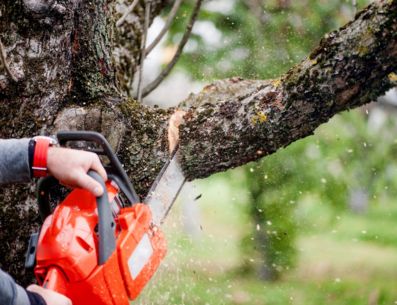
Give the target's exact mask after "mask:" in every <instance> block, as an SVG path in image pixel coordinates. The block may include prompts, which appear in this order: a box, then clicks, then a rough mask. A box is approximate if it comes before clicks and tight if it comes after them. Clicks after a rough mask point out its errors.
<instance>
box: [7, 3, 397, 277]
mask: <svg viewBox="0 0 397 305" xmlns="http://www.w3.org/2000/svg"><path fill="white" fill-rule="evenodd" d="M115 2H116V4H117V5H119V7H117V6H115V5H114V4H115V3H114V2H113V1H110V0H98V1H96V2H95V5H94V2H93V1H92V2H90V1H82V0H60V1H57V2H56V1H53V0H16V1H15V0H5V1H2V2H1V3H0V12H1V14H0V38H1V40H2V42H3V44H4V45H5V49H6V55H7V62H8V64H9V67H10V70H11V71H12V72H13V73H14V75H15V76H16V77H17V79H18V81H17V82H14V81H12V80H11V79H10V77H9V76H8V75H7V73H6V72H5V70H4V69H0V113H1V115H0V137H3V138H10V137H23V136H31V135H34V134H38V133H54V132H55V131H56V130H59V129H91V130H97V131H100V132H102V133H104V135H105V136H106V137H107V138H108V139H109V140H110V142H111V144H112V145H113V147H114V148H115V150H116V151H117V152H118V154H119V156H120V158H121V160H122V162H123V163H124V165H125V168H126V169H127V171H128V172H129V174H130V177H131V179H132V180H133V183H134V184H135V186H136V188H137V191H138V193H139V194H140V195H144V194H145V192H146V191H147V190H148V187H149V186H150V184H151V182H152V181H153V180H154V177H155V176H156V174H157V172H158V171H159V169H160V168H161V166H162V165H163V164H164V162H165V160H166V159H167V157H168V143H167V137H166V130H167V125H168V119H169V117H170V115H171V113H172V109H170V110H161V109H157V108H149V107H145V106H143V105H140V104H137V103H136V102H135V101H133V100H130V99H128V98H126V97H124V96H123V95H122V93H120V92H126V91H128V84H129V83H130V80H131V77H132V75H133V72H134V71H135V70H136V63H138V62H139V54H140V53H139V50H140V47H139V43H138V42H139V41H140V37H141V34H142V33H141V32H142V26H141V25H142V24H143V23H142V19H143V9H142V3H143V2H142V3H140V4H139V6H138V7H137V8H136V10H135V11H134V14H133V15H131V17H129V18H128V19H127V20H126V23H125V24H123V27H122V28H118V29H115V28H114V20H115V19H117V18H119V17H120V15H121V13H120V5H121V4H120V3H118V2H117V1H115ZM165 2H166V1H160V0H159V1H153V2H152V6H151V7H152V11H151V13H152V17H153V16H155V15H156V14H158V13H159V11H160V10H161V9H162V8H163V6H164V4H165ZM396 33H397V0H389V1H387V0H384V1H379V2H377V3H376V4H372V5H371V6H370V7H368V8H367V9H365V10H364V11H363V12H362V13H360V14H359V15H358V16H357V18H356V20H355V21H354V22H352V23H350V24H348V25H347V26H346V27H344V28H343V29H341V30H340V31H338V32H335V33H332V34H329V35H328V37H326V38H324V39H323V41H322V42H321V43H320V46H319V48H318V49H317V50H316V51H314V52H313V53H312V54H311V55H310V57H309V58H308V59H306V60H305V61H303V62H302V63H301V64H300V65H298V66H296V67H295V68H293V69H292V70H291V71H290V72H289V73H287V74H286V75H284V76H283V77H281V78H280V79H277V80H272V81H250V80H242V79H239V78H233V79H229V80H224V81H219V82H216V83H214V84H212V85H209V86H207V87H206V88H205V89H204V91H203V92H202V93H200V94H198V95H195V96H193V95H192V96H191V97H190V98H189V99H188V100H186V101H185V102H184V103H183V104H182V105H181V107H184V108H186V110H187V111H188V113H187V115H186V116H185V119H186V122H185V123H184V124H183V125H182V126H181V128H180V130H181V143H180V144H181V161H182V166H183V168H184V170H185V173H186V175H187V176H188V178H189V179H195V178H199V177H205V176H208V175H210V174H212V173H215V172H218V171H221V170H225V169H228V168H231V167H235V166H238V165H241V164H244V163H246V162H248V161H252V160H256V159H258V158H260V157H262V156H264V155H267V154H270V153H272V152H274V151H276V150H277V149H278V148H280V147H283V146H286V145H288V144H289V143H291V142H292V141H295V140H297V139H299V138H302V137H304V136H307V135H309V134H311V133H312V132H313V130H314V129H315V128H316V127H317V126H318V125H319V124H321V123H323V122H325V121H327V120H328V119H329V118H330V117H331V116H332V115H334V114H335V113H337V112H339V111H342V110H344V109H349V108H352V107H356V106H358V105H361V104H364V103H367V102H369V101H371V100H372V99H374V98H375V97H377V96H378V95H380V94H381V93H383V92H384V91H385V90H386V89H387V88H388V87H390V86H391V81H389V78H388V76H389V75H391V76H392V74H390V73H392V72H393V71H396V70H397V36H396V35H397V34H396ZM130 56H131V57H132V58H130ZM393 79H394V78H393V77H390V80H393ZM32 194H33V186H32V185H30V186H25V187H11V186H10V187H7V188H3V190H2V192H1V194H0V202H2V204H1V212H2V213H1V215H0V240H1V242H2V245H3V247H1V248H0V257H1V259H0V262H1V264H2V267H3V268H4V269H6V270H8V271H10V272H11V273H13V275H15V276H17V279H18V280H19V281H20V282H23V283H27V282H29V281H30V280H31V278H30V277H29V276H25V274H24V272H23V268H22V265H23V254H24V249H25V246H26V239H27V236H28V234H29V233H30V231H32V230H33V229H34V228H35V227H37V223H36V222H35V221H36V220H37V216H36V215H37V211H36V205H35V201H34V197H33V195H32ZM9 232H12V234H10V233H9Z"/></svg>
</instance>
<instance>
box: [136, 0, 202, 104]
mask: <svg viewBox="0 0 397 305" xmlns="http://www.w3.org/2000/svg"><path fill="white" fill-rule="evenodd" d="M201 3H202V0H197V2H196V6H195V7H194V9H193V13H192V16H191V17H190V21H189V23H188V25H187V27H186V31H185V33H184V34H183V37H182V40H181V42H180V43H179V46H178V49H177V51H176V53H175V55H174V57H173V58H172V60H171V62H170V63H169V64H168V65H167V67H165V68H164V70H163V71H162V72H161V73H160V75H159V76H157V78H156V79H155V80H154V81H153V82H151V83H150V84H149V85H147V86H146V87H145V89H143V93H142V96H143V97H145V96H147V95H148V94H149V93H150V92H152V91H153V90H154V89H156V88H157V87H158V85H160V83H161V82H162V81H163V80H164V78H166V77H167V76H168V74H169V73H170V72H171V70H172V68H174V66H175V64H176V63H177V61H178V60H179V57H180V56H181V54H182V51H183V48H184V47H185V45H186V43H187V41H188V40H189V37H190V34H191V32H192V29H193V25H194V23H195V21H196V19H197V16H198V13H199V11H200V7H201Z"/></svg>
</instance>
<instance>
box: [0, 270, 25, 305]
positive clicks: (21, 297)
mask: <svg viewBox="0 0 397 305" xmlns="http://www.w3.org/2000/svg"><path fill="white" fill-rule="evenodd" d="M0 304H2V305H29V304H30V301H29V298H28V295H27V293H26V291H25V289H24V288H22V287H21V286H19V285H17V284H15V282H14V280H13V279H12V278H11V277H10V276H9V275H8V274H7V273H5V272H3V271H2V270H0Z"/></svg>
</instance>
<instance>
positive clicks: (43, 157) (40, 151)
mask: <svg viewBox="0 0 397 305" xmlns="http://www.w3.org/2000/svg"><path fill="white" fill-rule="evenodd" d="M35 141H36V146H35V149H34V154H33V166H32V169H33V177H45V176H47V173H48V169H47V154H48V148H49V147H50V140H49V139H47V138H45V137H36V138H35Z"/></svg>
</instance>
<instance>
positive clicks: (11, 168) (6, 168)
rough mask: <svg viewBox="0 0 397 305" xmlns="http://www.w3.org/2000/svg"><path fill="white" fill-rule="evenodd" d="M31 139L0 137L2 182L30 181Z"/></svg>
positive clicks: (0, 178)
mask: <svg viewBox="0 0 397 305" xmlns="http://www.w3.org/2000/svg"><path fill="white" fill-rule="evenodd" d="M29 141H30V139H19V140H16V139H10V140H1V139H0V184H3V183H15V182H29V181H30V168H29V152H28V147H29Z"/></svg>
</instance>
